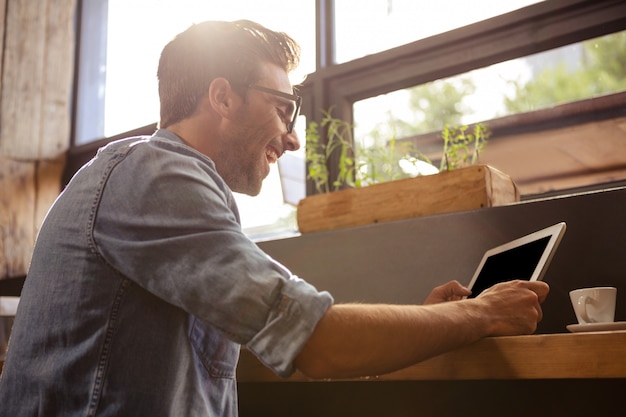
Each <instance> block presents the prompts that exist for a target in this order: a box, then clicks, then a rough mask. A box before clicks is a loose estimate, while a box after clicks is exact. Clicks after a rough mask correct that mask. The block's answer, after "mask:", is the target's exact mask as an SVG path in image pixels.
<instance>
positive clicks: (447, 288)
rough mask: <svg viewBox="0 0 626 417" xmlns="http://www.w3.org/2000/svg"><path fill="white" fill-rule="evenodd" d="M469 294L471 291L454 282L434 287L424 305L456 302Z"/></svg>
mask: <svg viewBox="0 0 626 417" xmlns="http://www.w3.org/2000/svg"><path fill="white" fill-rule="evenodd" d="M470 294H471V291H470V290H468V289H467V288H466V287H464V286H463V285H461V283H460V282H458V281H456V280H454V281H450V282H447V283H445V284H443V285H439V286H437V287H435V288H434V289H433V290H432V292H431V293H430V295H429V296H428V297H427V298H426V300H425V301H424V304H436V303H442V302H445V301H457V300H460V299H461V298H463V297H466V296H468V295H470Z"/></svg>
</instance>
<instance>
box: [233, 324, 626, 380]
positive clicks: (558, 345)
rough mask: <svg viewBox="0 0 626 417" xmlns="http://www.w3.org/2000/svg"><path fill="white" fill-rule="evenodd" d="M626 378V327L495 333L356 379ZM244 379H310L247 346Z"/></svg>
mask: <svg viewBox="0 0 626 417" xmlns="http://www.w3.org/2000/svg"><path fill="white" fill-rule="evenodd" d="M572 378H574V379H581V378H582V379H586V378H626V331H619V332H594V333H572V334H565V333H564V334H550V335H532V336H511V337H491V338H486V339H483V340H480V341H478V342H476V343H474V344H472V345H469V346H466V347H464V348H460V349H457V350H454V351H451V352H448V353H445V354H442V355H439V356H436V357H434V358H431V359H429V360H426V361H424V362H421V363H418V364H416V365H413V366H410V367H408V368H405V369H402V370H400V371H397V372H393V373H391V374H386V375H379V376H372V377H368V378H359V379H356V380H352V381H367V380H374V381H420V380H422V381H423V380H450V381H452V380H480V379H498V380H502V379H572ZM237 379H238V380H239V381H240V382H280V381H282V382H307V381H311V380H310V379H308V378H307V377H306V376H304V375H303V374H301V373H299V372H296V373H295V374H294V375H293V376H292V377H290V378H288V379H283V378H280V377H278V376H276V375H275V374H274V373H272V372H271V371H270V370H268V369H267V368H266V367H265V366H263V365H262V364H261V363H260V362H259V361H258V360H257V359H256V358H255V357H254V356H253V355H252V354H251V353H250V352H248V351H245V350H243V351H242V354H241V358H240V361H239V367H238V370H237Z"/></svg>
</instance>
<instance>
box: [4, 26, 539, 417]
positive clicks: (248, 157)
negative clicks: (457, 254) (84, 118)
mask: <svg viewBox="0 0 626 417" xmlns="http://www.w3.org/2000/svg"><path fill="white" fill-rule="evenodd" d="M298 54H299V50H298V46H297V44H296V43H295V42H294V41H293V40H292V39H291V38H289V37H288V36H286V35H284V34H281V33H275V32H272V31H269V30H267V29H265V28H264V27H262V26H259V25H257V24H255V23H252V22H248V21H238V22H232V23H228V22H205V23H201V24H197V25H194V26H192V27H190V28H189V29H188V30H186V31H185V32H183V33H181V34H180V35H179V36H177V37H176V38H175V39H174V40H172V41H171V42H170V43H169V44H168V45H167V46H166V47H165V48H164V50H163V53H162V56H161V60H160V63H159V69H158V78H159V93H160V97H161V121H160V129H159V130H158V131H157V132H156V133H155V134H154V135H153V136H152V137H135V138H129V139H125V140H122V141H118V142H115V143H112V144H110V145H108V146H106V147H105V148H103V149H101V150H100V151H99V152H98V154H97V155H96V157H95V158H94V159H93V160H92V161H91V162H89V163H88V164H87V165H85V166H84V167H83V168H82V169H81V170H80V171H79V172H78V173H77V174H76V175H75V177H74V178H73V179H72V180H71V182H70V184H68V186H67V188H66V189H65V190H64V192H63V193H62V194H61V195H60V196H59V198H58V200H57V201H56V202H55V204H54V206H53V207H52V208H51V210H50V212H49V213H48V216H47V218H46V220H45V222H44V224H43V225H42V227H41V231H40V233H39V236H38V238H37V244H36V248H35V252H34V254H33V260H32V264H31V267H30V270H29V274H28V278H27V280H26V283H25V286H24V289H23V292H22V298H21V303H20V306H19V311H18V314H17V317H16V320H15V324H14V327H13V334H12V339H11V347H10V349H9V352H8V357H7V361H6V364H5V367H4V370H3V374H2V379H1V380H0V404H1V407H2V414H3V415H7V416H11V417H20V416H35V415H38V416H48V417H49V416H83V415H88V416H118V415H129V416H139V415H145V416H151V417H155V416H236V415H237V399H236V382H235V368H236V364H237V359H238V355H239V346H240V345H245V346H246V348H247V349H249V350H250V351H251V352H253V353H254V354H255V355H256V356H257V357H258V358H259V359H260V360H261V362H263V363H264V364H265V365H267V366H268V367H270V368H271V369H272V370H273V371H274V372H276V373H277V374H279V375H283V376H288V375H290V374H291V373H292V372H293V371H294V369H296V368H297V369H299V370H300V371H302V372H303V373H305V374H307V375H309V376H311V377H314V378H327V377H351V376H360V375H376V374H382V373H386V372H390V371H393V370H396V369H398V368H402V367H405V366H407V365H410V364H412V363H415V362H417V361H420V360H422V359H425V358H428V357H430V356H433V355H436V354H439V353H442V352H444V351H446V350H449V349H453V348H456V347H459V346H462V345H464V344H467V343H471V342H473V341H476V340H478V339H479V338H481V337H484V336H488V335H513V334H528V333H532V332H534V331H535V329H536V325H537V322H538V321H539V320H540V319H541V314H542V313H541V307H540V303H541V302H542V301H543V300H544V298H545V297H546V295H547V293H548V287H547V285H546V284H544V283H542V282H532V283H531V282H521V281H516V282H512V283H505V284H499V285H497V286H496V287H494V288H492V289H491V290H488V291H486V292H484V293H483V294H481V295H480V296H479V297H477V298H475V299H468V300H462V301H460V299H461V298H463V296H466V295H468V293H469V291H468V290H467V289H466V288H464V287H462V286H461V285H460V284H459V283H458V282H456V281H452V282H449V283H447V284H444V285H442V286H440V287H437V288H435V289H434V290H433V292H432V294H431V295H430V296H429V297H428V299H427V302H426V304H428V305H424V306H396V305H357V304H355V305H350V304H345V305H334V304H333V299H332V297H331V295H330V294H328V293H326V292H318V291H317V290H316V289H315V288H313V287H312V286H311V285H309V284H308V283H306V282H305V281H304V280H301V279H299V278H297V277H296V276H293V275H292V274H291V273H290V272H289V271H288V270H287V269H286V268H284V267H283V266H281V265H280V264H279V263H277V262H275V261H274V260H272V259H270V258H269V257H268V256H267V255H266V254H264V253H263V252H262V251H261V250H260V249H259V248H258V247H257V246H256V245H255V244H254V243H252V242H251V241H250V240H248V239H247V238H246V236H245V235H244V234H243V233H242V231H241V227H240V222H239V214H238V212H237V207H236V205H235V202H234V200H233V196H232V194H231V191H237V192H242V193H247V194H250V195H256V194H258V192H259V191H260V188H261V182H262V180H263V179H264V178H265V177H266V176H267V174H268V172H269V166H270V164H271V163H274V162H275V161H276V160H277V159H278V158H279V157H280V156H281V155H282V154H283V153H284V152H285V151H290V150H295V149H297V148H298V147H299V146H300V144H299V141H298V138H297V137H296V134H295V133H294V132H293V123H294V121H295V118H296V117H297V114H298V106H299V98H298V97H297V96H296V95H295V94H294V93H293V89H292V86H291V84H290V82H289V79H288V73H289V71H290V70H292V69H293V68H294V67H295V66H296V65H297V63H298ZM444 301H449V302H444ZM390 352H391V353H390Z"/></svg>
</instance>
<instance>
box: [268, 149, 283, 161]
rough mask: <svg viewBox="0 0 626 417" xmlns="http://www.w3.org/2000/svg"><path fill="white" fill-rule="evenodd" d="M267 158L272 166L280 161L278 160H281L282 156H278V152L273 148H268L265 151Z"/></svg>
mask: <svg viewBox="0 0 626 417" xmlns="http://www.w3.org/2000/svg"><path fill="white" fill-rule="evenodd" d="M265 157H266V158H267V161H268V162H269V163H270V164H273V163H275V162H276V161H278V158H280V155H279V154H278V152H277V151H276V150H274V149H272V148H267V149H265Z"/></svg>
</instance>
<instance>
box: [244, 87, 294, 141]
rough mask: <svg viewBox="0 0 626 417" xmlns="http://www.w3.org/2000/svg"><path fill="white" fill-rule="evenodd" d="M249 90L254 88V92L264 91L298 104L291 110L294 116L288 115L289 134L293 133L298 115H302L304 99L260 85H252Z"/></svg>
mask: <svg viewBox="0 0 626 417" xmlns="http://www.w3.org/2000/svg"><path fill="white" fill-rule="evenodd" d="M248 88H252V89H254V90H258V91H262V92H264V93H268V94H272V95H275V96H277V97H282V98H286V99H287V100H291V101H294V102H295V103H296V105H295V106H294V107H293V108H291V110H293V114H287V117H289V118H290V121H289V122H288V123H287V124H286V125H287V133H292V132H293V127H294V125H295V124H296V119H297V118H298V115H300V106H301V105H302V97H300V96H299V95H297V94H288V93H283V92H282V91H278V90H274V89H273V88H267V87H262V86H260V85H255V84H250V85H249V86H248Z"/></svg>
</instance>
